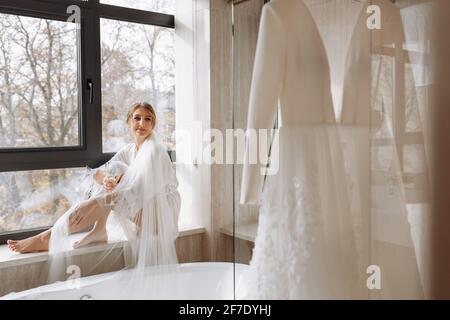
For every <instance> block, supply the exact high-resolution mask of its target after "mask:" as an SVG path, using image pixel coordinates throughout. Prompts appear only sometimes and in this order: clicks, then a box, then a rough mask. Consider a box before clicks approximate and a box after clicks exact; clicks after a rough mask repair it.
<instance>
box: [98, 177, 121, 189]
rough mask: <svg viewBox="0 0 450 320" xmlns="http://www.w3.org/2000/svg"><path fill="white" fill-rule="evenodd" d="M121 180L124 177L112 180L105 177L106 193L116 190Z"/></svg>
mask: <svg viewBox="0 0 450 320" xmlns="http://www.w3.org/2000/svg"><path fill="white" fill-rule="evenodd" d="M121 178H122V175H121V176H120V177H118V178H110V177H107V176H106V175H105V176H104V178H103V187H104V188H105V190H106V191H108V192H111V191H113V190H114V188H115V187H116V186H117V184H118V183H119V182H120V179H121Z"/></svg>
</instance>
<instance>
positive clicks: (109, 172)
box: [105, 162, 117, 206]
mask: <svg viewBox="0 0 450 320" xmlns="http://www.w3.org/2000/svg"><path fill="white" fill-rule="evenodd" d="M105 172H106V176H105V179H106V181H107V182H110V183H111V182H114V183H115V182H116V181H117V170H116V166H114V165H113V164H112V163H109V162H108V163H107V164H106V165H105ZM109 193H110V194H111V202H110V204H111V206H113V205H114V199H113V197H112V191H109Z"/></svg>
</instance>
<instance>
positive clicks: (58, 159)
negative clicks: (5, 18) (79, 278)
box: [0, 0, 175, 245]
mask: <svg viewBox="0 0 450 320" xmlns="http://www.w3.org/2000/svg"><path fill="white" fill-rule="evenodd" d="M70 5H77V6H78V7H79V8H80V11H81V23H80V24H81V25H80V30H79V31H80V36H79V38H78V39H77V41H78V43H79V54H80V56H79V70H80V73H81V74H79V85H80V86H81V88H79V89H80V90H79V92H78V94H79V96H80V97H79V101H80V105H79V110H80V112H79V117H78V125H79V139H80V140H79V141H80V145H79V146H70V147H44V148H17V149H0V172H8V171H27V170H45V169H61V168H74V167H85V166H90V167H98V166H99V165H101V164H103V163H105V162H106V161H108V160H109V159H110V158H111V157H112V156H113V155H114V153H103V152H102V147H103V146H102V144H103V141H102V92H101V64H100V61H101V38H100V36H101V35H100V20H101V19H112V20H120V21H125V22H132V23H139V24H147V25H153V26H160V27H166V28H171V29H174V28H175V16H174V15H171V14H165V13H159V12H151V11H144V10H139V9H133V8H126V7H119V6H114V5H107V4H102V3H100V1H99V0H88V1H83V0H31V1H30V0H28V1H27V0H0V13H5V14H16V15H22V16H29V17H35V18H44V19H54V20H59V21H67V18H68V17H69V16H70V14H68V13H67V12H66V10H67V8H68V6H70ZM88 80H91V81H92V82H93V101H92V103H90V101H89V98H88V93H89V92H88V90H87V81H88ZM168 153H169V156H170V158H171V159H172V161H174V159H175V152H174V151H168ZM48 228H49V227H46V228H35V229H26V230H18V231H12V232H4V233H0V245H1V244H5V243H6V240H7V239H22V238H24V237H29V236H33V235H35V234H38V233H40V232H42V231H44V230H46V229H48Z"/></svg>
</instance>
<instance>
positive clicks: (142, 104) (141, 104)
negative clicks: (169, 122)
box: [127, 102, 156, 130]
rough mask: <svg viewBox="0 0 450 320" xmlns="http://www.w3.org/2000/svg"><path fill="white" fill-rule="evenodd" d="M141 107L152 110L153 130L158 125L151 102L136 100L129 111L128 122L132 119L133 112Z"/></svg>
mask: <svg viewBox="0 0 450 320" xmlns="http://www.w3.org/2000/svg"><path fill="white" fill-rule="evenodd" d="M139 108H144V109H146V110H147V111H148V112H150V114H151V116H152V130H153V129H155V127H156V113H155V110H154V109H153V107H152V105H151V104H150V103H148V102H136V103H134V104H133V105H132V106H131V107H130V110H129V111H128V113H127V123H128V122H129V121H130V119H131V117H132V116H133V113H134V112H135V111H136V110H137V109H139Z"/></svg>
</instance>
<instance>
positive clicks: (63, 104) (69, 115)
mask: <svg viewBox="0 0 450 320" xmlns="http://www.w3.org/2000/svg"><path fill="white" fill-rule="evenodd" d="M77 61H78V57H77V29H76V25H75V24H73V23H67V22H63V21H54V20H47V19H38V18H29V17H23V16H16V15H9V14H2V13H0V148H28V147H62V146H75V145H78V144H79V128H78V117H79V115H78V78H77V67H78V65H77Z"/></svg>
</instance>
